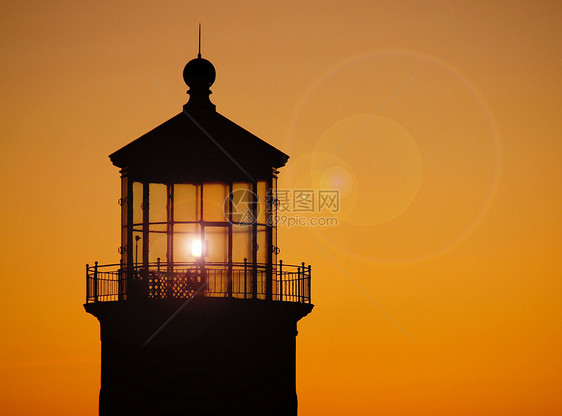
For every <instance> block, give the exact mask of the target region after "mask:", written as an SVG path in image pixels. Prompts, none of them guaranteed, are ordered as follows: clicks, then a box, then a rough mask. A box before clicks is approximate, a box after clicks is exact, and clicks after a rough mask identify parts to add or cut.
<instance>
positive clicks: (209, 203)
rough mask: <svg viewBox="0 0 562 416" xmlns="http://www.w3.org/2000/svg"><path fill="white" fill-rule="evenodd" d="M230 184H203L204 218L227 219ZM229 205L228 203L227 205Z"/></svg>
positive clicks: (205, 219)
mask: <svg viewBox="0 0 562 416" xmlns="http://www.w3.org/2000/svg"><path fill="white" fill-rule="evenodd" d="M227 195H228V186H227V185H226V184H224V183H220V182H215V183H205V184H204V185H203V220H204V221H227V220H228V218H226V217H225V212H227V211H225V209H224V207H225V199H226V197H227ZM227 207H228V205H227Z"/></svg>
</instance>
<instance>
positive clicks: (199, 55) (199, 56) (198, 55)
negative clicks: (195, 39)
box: [197, 23, 201, 58]
mask: <svg viewBox="0 0 562 416" xmlns="http://www.w3.org/2000/svg"><path fill="white" fill-rule="evenodd" d="M197 57H198V58H201V23H199V53H198V54H197Z"/></svg>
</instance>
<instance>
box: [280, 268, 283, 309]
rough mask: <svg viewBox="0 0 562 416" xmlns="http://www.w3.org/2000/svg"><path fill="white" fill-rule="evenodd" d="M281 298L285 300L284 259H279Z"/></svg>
mask: <svg viewBox="0 0 562 416" xmlns="http://www.w3.org/2000/svg"><path fill="white" fill-rule="evenodd" d="M279 300H280V301H283V260H279Z"/></svg>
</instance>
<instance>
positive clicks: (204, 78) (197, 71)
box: [183, 23, 216, 109]
mask: <svg viewBox="0 0 562 416" xmlns="http://www.w3.org/2000/svg"><path fill="white" fill-rule="evenodd" d="M215 77H216V72H215V67H214V66H213V64H212V63H210V62H209V61H208V60H206V59H203V58H201V23H199V53H198V54H197V58H195V59H192V60H191V61H189V62H188V63H187V65H186V66H185V68H184V69H183V79H184V81H185V83H186V84H187V86H188V87H189V91H188V92H187V93H188V94H189V96H190V98H189V102H188V103H187V104H186V105H187V106H188V107H189V108H191V109H193V108H199V109H214V108H215V106H214V104H213V103H211V101H210V100H209V95H210V94H211V91H210V90H209V87H210V86H211V85H213V82H215Z"/></svg>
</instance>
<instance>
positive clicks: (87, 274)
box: [86, 264, 90, 303]
mask: <svg viewBox="0 0 562 416" xmlns="http://www.w3.org/2000/svg"><path fill="white" fill-rule="evenodd" d="M89 300H90V265H89V264H86V303H88V301H89Z"/></svg>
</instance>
